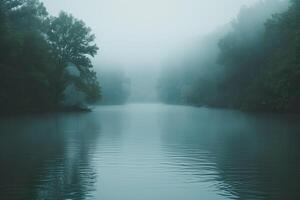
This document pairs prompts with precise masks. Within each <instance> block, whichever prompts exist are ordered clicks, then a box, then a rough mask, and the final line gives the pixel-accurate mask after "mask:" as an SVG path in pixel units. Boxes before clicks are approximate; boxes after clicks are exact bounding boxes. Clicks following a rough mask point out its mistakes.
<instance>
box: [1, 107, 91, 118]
mask: <svg viewBox="0 0 300 200" xmlns="http://www.w3.org/2000/svg"><path fill="white" fill-rule="evenodd" d="M91 111H92V109H91V108H89V107H87V106H60V107H56V108H22V109H9V110H5V111H2V112H0V118H3V117H14V116H21V115H32V114H48V113H81V112H82V113H85V112H91Z"/></svg>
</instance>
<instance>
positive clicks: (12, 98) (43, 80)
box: [0, 0, 100, 113]
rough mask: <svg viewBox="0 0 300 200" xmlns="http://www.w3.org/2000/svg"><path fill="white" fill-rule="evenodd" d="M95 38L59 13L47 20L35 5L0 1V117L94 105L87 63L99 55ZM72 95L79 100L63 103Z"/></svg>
mask: <svg viewBox="0 0 300 200" xmlns="http://www.w3.org/2000/svg"><path fill="white" fill-rule="evenodd" d="M94 39H95V36H94V35H93V34H91V30H90V29H89V28H88V27H86V25H85V24H84V22H82V21H80V20H77V19H75V18H74V17H73V16H71V15H69V14H66V13H64V12H61V13H60V15H59V16H58V17H53V16H50V15H49V14H48V13H47V10H46V8H45V7H44V6H43V4H42V3H41V2H40V1H39V0H1V1H0V111H1V113H14V112H32V111H48V110H57V109H61V108H65V107H67V106H79V105H81V104H83V103H84V102H90V101H95V100H97V99H98V98H99V97H100V87H99V84H98V82H97V77H96V73H95V72H94V71H93V70H92V64H91V61H90V56H94V55H95V54H96V53H97V50H98V47H97V46H96V45H95V44H94ZM70 88H73V90H71V89H70ZM74 92H75V93H78V94H77V96H78V95H79V94H80V95H81V96H82V98H81V100H80V101H73V103H72V104H68V102H72V101H68V98H71V96H72V95H73V96H74ZM70 93H72V95H70ZM75 96H76V94H75Z"/></svg>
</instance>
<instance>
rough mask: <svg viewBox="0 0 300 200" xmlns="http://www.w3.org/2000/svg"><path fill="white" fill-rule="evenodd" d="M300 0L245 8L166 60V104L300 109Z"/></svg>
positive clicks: (280, 110)
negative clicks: (229, 20) (229, 22)
mask: <svg viewBox="0 0 300 200" xmlns="http://www.w3.org/2000/svg"><path fill="white" fill-rule="evenodd" d="M299 27H300V1H299V0H291V1H280V0H264V1H259V2H257V3H256V4H254V5H252V6H248V7H243V8H242V9H241V10H240V13H239V14H238V16H237V17H236V19H235V20H234V21H233V22H232V23H231V24H230V25H229V26H224V27H223V28H221V29H219V30H217V31H215V32H213V33H211V34H210V35H208V36H207V37H206V38H204V39H203V40H201V41H193V42H192V43H191V44H190V45H189V46H187V47H185V48H183V49H180V51H179V53H177V54H176V55H174V56H173V57H171V58H170V59H169V61H168V62H166V63H165V65H166V66H170V67H165V69H164V70H163V73H162V75H161V77H160V81H159V86H158V88H159V96H160V99H161V100H162V101H163V102H165V103H172V104H188V105H205V106H209V107H221V108H228V109H235V110H242V111H251V112H270V113H274V112H275V113H300V87H299V86H300V54H299V52H300V42H299V41H300V34H299Z"/></svg>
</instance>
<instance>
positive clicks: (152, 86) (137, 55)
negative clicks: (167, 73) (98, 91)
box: [43, 0, 257, 101]
mask: <svg viewBox="0 0 300 200" xmlns="http://www.w3.org/2000/svg"><path fill="white" fill-rule="evenodd" d="M43 2H44V3H45V6H46V7H47V8H48V10H49V12H50V13H51V14H54V15H56V14H58V13H59V12H60V11H61V10H64V11H67V12H69V13H72V15H74V16H76V17H77V18H79V19H82V20H84V21H85V22H86V24H87V25H88V26H90V27H91V28H92V30H93V33H95V35H96V37H97V38H96V42H97V44H98V46H99V47H100V51H99V53H98V55H97V56H96V57H95V58H94V59H93V63H94V67H95V68H96V70H97V69H99V70H100V69H106V68H109V65H110V64H113V65H114V66H115V67H117V68H120V69H121V70H122V71H124V72H125V74H127V76H128V78H130V79H131V86H132V90H133V92H131V94H132V95H134V96H132V97H131V98H130V100H132V101H156V100H157V94H156V89H157V82H158V80H157V78H158V77H159V74H160V72H161V70H162V68H164V67H165V66H164V63H165V61H166V60H167V59H168V58H170V57H171V56H172V55H174V54H175V53H176V54H180V55H182V54H183V50H182V49H183V48H184V47H185V46H186V45H188V44H190V43H191V42H192V41H195V40H196V41H198V40H200V39H201V38H203V36H206V35H207V34H209V33H211V32H213V31H214V30H216V29H218V28H220V27H223V26H224V25H226V24H228V23H230V22H231V21H232V20H233V19H234V18H235V17H236V15H237V14H238V12H239V10H240V8H241V7H242V6H247V5H252V4H254V3H255V2H257V0H243V1H241V0H226V1H225V0H222V1H220V0H212V1H206V0H153V1H149V0H126V1H122V0H100V1H99V0H86V1H80V0H76V1H73V0H44V1H43ZM107 65H108V67H107ZM141 91H149V94H143V92H141Z"/></svg>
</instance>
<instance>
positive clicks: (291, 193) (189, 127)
mask: <svg viewBox="0 0 300 200" xmlns="http://www.w3.org/2000/svg"><path fill="white" fill-rule="evenodd" d="M299 122H300V120H299V117H296V116H288V115H285V116H280V115H265V114H259V115H255V114H245V113H241V112H235V111H226V110H213V109H205V108H200V109H195V108H189V107H175V106H174V107H172V106H171V107H169V109H168V111H166V112H165V114H164V116H163V117H162V119H161V128H162V133H163V134H162V136H161V140H162V141H163V142H162V144H163V145H162V151H164V154H165V156H166V158H167V160H169V161H168V164H169V165H173V168H174V171H177V172H178V173H179V174H185V175H186V176H188V178H187V180H188V181H189V182H192V183H196V182H208V183H210V184H211V187H214V188H215V192H216V193H219V194H220V195H222V196H223V197H229V198H230V199H300V194H299V191H298V184H297V183H298V182H299V180H300V160H299V152H300V146H299V139H300V136H299V133H300V123H299Z"/></svg>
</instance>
